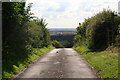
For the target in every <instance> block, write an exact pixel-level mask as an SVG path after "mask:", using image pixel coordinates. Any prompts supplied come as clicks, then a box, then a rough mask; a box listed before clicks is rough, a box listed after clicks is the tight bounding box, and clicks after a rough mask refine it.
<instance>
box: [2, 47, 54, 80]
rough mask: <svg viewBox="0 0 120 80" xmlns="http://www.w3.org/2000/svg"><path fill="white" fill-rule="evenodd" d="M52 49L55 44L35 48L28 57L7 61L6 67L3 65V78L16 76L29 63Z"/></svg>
mask: <svg viewBox="0 0 120 80" xmlns="http://www.w3.org/2000/svg"><path fill="white" fill-rule="evenodd" d="M52 49H54V47H53V46H49V47H44V48H33V49H32V52H31V54H29V55H28V56H27V58H25V59H24V58H23V59H15V60H13V61H8V62H6V65H4V66H5V67H3V71H2V79H3V80H5V79H8V78H12V77H14V75H15V74H17V73H18V72H19V71H20V70H21V69H23V68H24V67H26V66H27V65H28V64H30V63H31V62H33V61H34V60H36V59H38V58H39V57H41V56H43V55H44V54H45V53H47V52H48V51H50V50H52ZM18 58H19V57H18ZM13 64H14V65H13Z"/></svg>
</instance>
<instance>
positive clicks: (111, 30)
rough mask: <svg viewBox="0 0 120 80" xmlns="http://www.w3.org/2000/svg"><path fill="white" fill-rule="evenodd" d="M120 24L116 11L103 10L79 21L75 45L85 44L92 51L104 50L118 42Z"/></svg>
mask: <svg viewBox="0 0 120 80" xmlns="http://www.w3.org/2000/svg"><path fill="white" fill-rule="evenodd" d="M119 24H120V17H119V16H117V15H116V14H115V12H113V11H111V10H103V11H101V12H99V13H98V14H96V15H95V16H93V17H91V18H88V19H85V21H84V22H83V23H82V24H81V23H79V26H78V27H77V34H76V36H75V37H74V42H75V46H78V45H79V46H80V45H85V46H87V47H88V48H89V49H91V50H92V51H100V50H104V49H106V48H107V47H108V46H109V45H112V44H114V43H115V42H116V41H115V38H116V36H117V35H118V34H119V32H118V25H119Z"/></svg>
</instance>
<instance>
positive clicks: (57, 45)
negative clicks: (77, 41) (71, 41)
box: [52, 40, 64, 48]
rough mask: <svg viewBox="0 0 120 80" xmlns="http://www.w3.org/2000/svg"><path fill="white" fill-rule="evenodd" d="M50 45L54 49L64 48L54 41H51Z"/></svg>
mask: <svg viewBox="0 0 120 80" xmlns="http://www.w3.org/2000/svg"><path fill="white" fill-rule="evenodd" d="M52 45H53V46H54V47H56V48H64V46H63V45H62V44H60V42H58V41H56V40H54V41H52Z"/></svg>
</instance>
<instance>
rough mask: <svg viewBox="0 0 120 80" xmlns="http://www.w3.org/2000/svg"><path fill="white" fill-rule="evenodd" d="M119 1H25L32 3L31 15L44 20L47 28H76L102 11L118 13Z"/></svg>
mask: <svg viewBox="0 0 120 80" xmlns="http://www.w3.org/2000/svg"><path fill="white" fill-rule="evenodd" d="M119 1H120V0H27V3H33V5H32V13H34V15H35V16H37V17H38V18H44V19H46V22H47V23H48V26H47V27H48V28H76V27H77V26H78V24H79V22H83V21H84V18H87V17H91V16H93V15H95V14H96V13H98V12H99V11H101V10H103V9H108V8H110V9H112V10H114V11H118V2H119Z"/></svg>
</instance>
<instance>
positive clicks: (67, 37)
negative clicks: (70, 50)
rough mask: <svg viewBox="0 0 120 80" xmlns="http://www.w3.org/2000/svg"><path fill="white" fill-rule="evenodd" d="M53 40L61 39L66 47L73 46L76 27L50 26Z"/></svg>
mask: <svg viewBox="0 0 120 80" xmlns="http://www.w3.org/2000/svg"><path fill="white" fill-rule="evenodd" d="M49 32H50V37H51V40H52V41H53V40H57V41H59V42H60V43H61V44H62V45H63V46H64V47H72V46H73V38H74V35H75V34H76V29H75V28H49Z"/></svg>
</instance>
